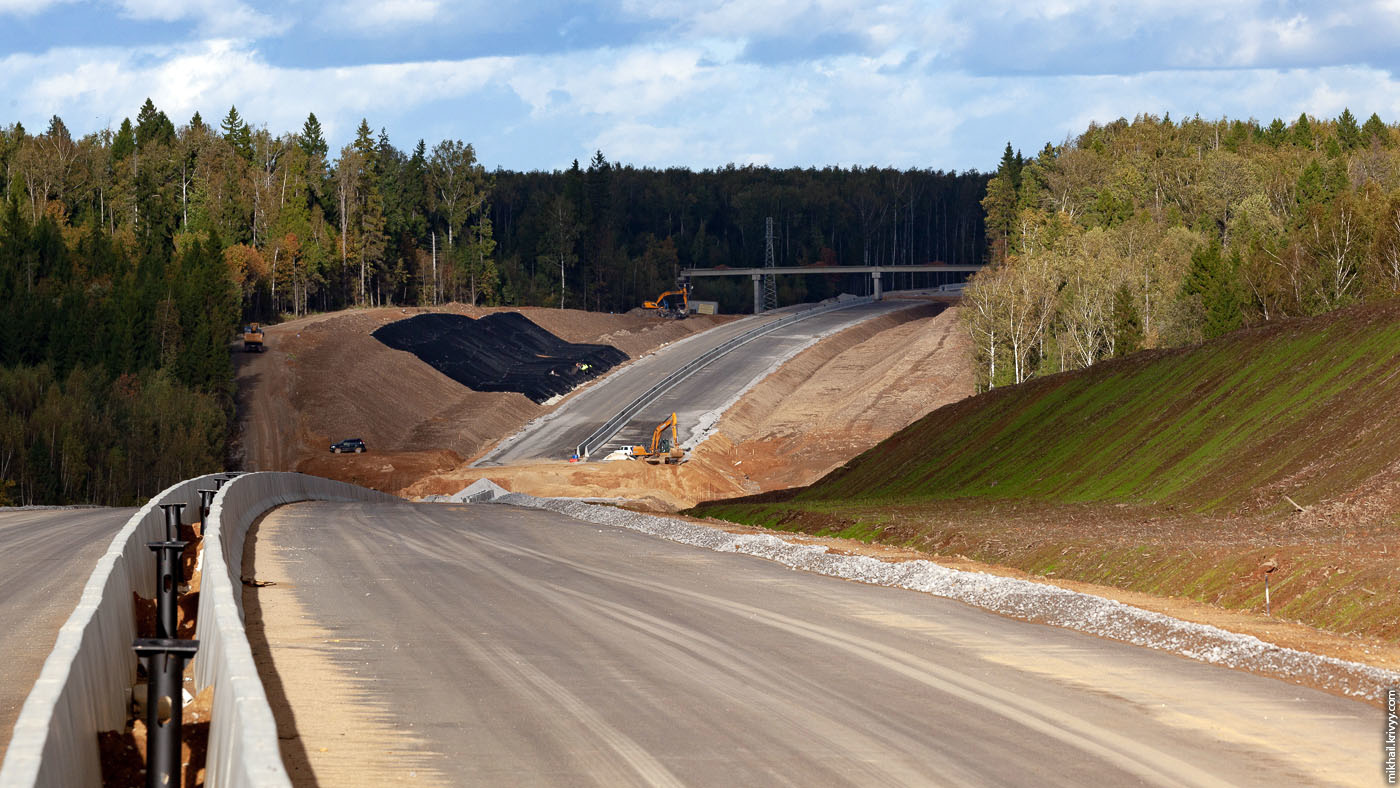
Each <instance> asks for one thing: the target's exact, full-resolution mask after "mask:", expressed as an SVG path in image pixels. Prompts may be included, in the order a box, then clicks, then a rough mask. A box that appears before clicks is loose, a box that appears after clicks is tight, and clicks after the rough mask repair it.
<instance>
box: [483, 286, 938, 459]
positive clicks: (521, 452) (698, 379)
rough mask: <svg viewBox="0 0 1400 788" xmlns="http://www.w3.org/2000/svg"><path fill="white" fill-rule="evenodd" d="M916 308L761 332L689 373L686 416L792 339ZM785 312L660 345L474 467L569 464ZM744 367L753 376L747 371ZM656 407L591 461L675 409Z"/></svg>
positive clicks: (880, 307) (726, 393) (713, 402)
mask: <svg viewBox="0 0 1400 788" xmlns="http://www.w3.org/2000/svg"><path fill="white" fill-rule="evenodd" d="M914 305H915V304H914V303H913V302H909V301H879V302H874V303H864V304H856V305H854V306H850V307H846V308H844V309H838V310H835V311H832V312H828V313H824V314H821V315H814V316H812V317H810V318H807V319H805V320H799V321H797V322H796V323H793V324H791V325H789V326H785V327H783V328H779V329H775V330H774V331H773V332H772V333H770V334H764V335H763V336H761V337H759V338H757V339H755V340H753V341H752V342H749V343H747V344H745V345H744V346H743V347H742V348H741V349H739V350H735V351H733V352H731V353H729V354H727V355H726V356H724V357H723V358H722V359H720V360H719V361H716V362H715V363H713V364H711V365H709V366H707V367H705V368H704V369H703V370H701V371H700V372H699V373H697V374H696V375H694V376H692V377H691V378H690V381H691V385H690V386H689V387H688V388H687V391H688V392H690V393H691V397H692V398H691V399H690V400H689V401H688V404H687V405H686V408H685V409H686V412H687V414H688V415H690V416H695V415H698V414H700V413H704V412H706V411H707V410H711V409H713V408H714V407H716V406H718V405H720V404H723V403H724V402H726V401H728V400H729V399H730V398H731V397H732V396H733V391H734V388H735V387H737V386H742V385H744V384H746V383H748V382H749V381H750V380H751V379H752V378H753V371H752V370H762V369H764V368H767V367H768V366H769V365H770V364H771V363H772V359H773V358H775V357H776V356H778V355H780V354H781V352H782V350H784V349H787V348H791V347H793V343H794V342H798V343H802V342H807V341H810V339H811V337H812V336H813V335H814V334H817V333H824V332H826V331H830V330H831V329H833V328H840V327H845V326H850V325H855V324H856V323H859V322H861V321H863V320H866V319H869V318H871V317H875V316H878V315H882V314H886V313H888V312H890V311H893V310H896V309H903V308H908V307H910V306H914ZM790 313H791V310H790V309H782V310H777V311H776V312H770V313H765V314H763V315H758V316H755V317H751V318H745V319H743V320H736V321H734V322H732V323H726V324H725V325H722V326H718V327H715V328H712V329H710V330H708V331H705V332H703V333H700V334H696V335H694V336H692V337H688V338H687V339H685V340H683V341H681V342H676V343H674V344H671V345H668V346H666V347H663V348H661V349H659V350H657V351H656V352H654V353H652V354H651V355H649V356H646V357H644V358H641V359H638V360H637V361H636V363H633V364H629V365H627V366H625V367H623V368H621V369H619V370H617V371H615V372H613V373H612V374H610V375H608V376H607V377H606V378H604V379H603V380H601V381H599V382H597V383H596V384H594V385H592V386H590V387H588V388H587V389H584V390H583V391H580V392H578V393H577V394H575V395H574V396H573V397H572V398H570V399H569V400H568V401H566V402H564V403H563V404H561V405H560V406H559V408H558V409H557V410H555V411H554V412H553V413H551V414H550V415H549V416H548V417H546V419H545V420H544V421H542V422H540V423H537V424H533V425H531V426H530V427H529V428H528V429H529V431H528V432H521V433H520V434H517V435H515V436H513V437H512V438H509V439H507V440H506V441H503V442H502V443H501V444H500V445H499V446H497V447H496V448H495V449H493V450H491V451H490V452H487V453H486V454H485V455H483V456H482V457H481V459H479V460H477V461H476V462H475V463H473V465H476V466H491V465H507V464H510V463H518V462H528V461H531V460H564V459H568V458H569V456H570V455H571V454H572V453H573V451H574V448H575V447H576V446H578V445H579V444H580V443H582V442H583V440H584V439H585V438H587V437H588V436H589V435H590V434H591V433H592V432H593V431H594V430H596V429H597V428H599V427H601V426H602V425H603V424H605V423H606V422H607V421H608V420H609V419H611V418H612V417H613V416H615V415H617V413H618V412H619V411H621V410H622V409H623V408H624V407H625V406H626V405H627V404H628V403H630V402H632V401H633V400H635V399H636V398H637V397H638V396H640V395H641V394H643V393H645V392H646V391H647V390H648V389H650V388H651V387H652V386H653V385H655V384H656V383H658V382H660V381H661V380H663V379H664V378H665V377H666V376H667V375H669V374H671V373H672V372H674V371H676V370H678V369H680V368H681V367H683V366H685V365H686V364H688V363H690V362H691V361H692V360H694V359H696V358H699V357H700V356H702V355H704V354H705V353H707V352H709V351H710V350H712V349H714V348H716V347H719V346H720V345H722V344H724V343H725V342H728V341H729V340H731V339H733V338H734V337H737V336H739V335H741V334H743V333H745V332H748V331H751V330H753V329H754V328H757V327H759V326H761V325H763V324H764V323H768V322H772V321H773V320H776V319H778V318H780V317H784V316H786V315H788V314H790ZM742 358H749V359H751V362H750V363H749V364H747V365H744V364H736V362H737V360H738V359H742ZM764 359H767V360H766V361H765V360H764ZM745 370H750V371H748V372H746V371H745ZM736 374H737V375H739V376H740V377H743V376H744V375H745V374H747V377H743V379H742V380H739V379H737V378H735V377H731V375H736ZM671 401H674V399H673V400H671ZM660 407H662V406H660V405H658V406H657V407H653V408H650V409H647V410H646V411H644V413H645V415H644V416H639V417H637V418H634V419H633V422H632V423H633V424H635V425H637V426H635V427H633V428H632V429H630V430H627V429H624V434H623V435H619V436H618V437H616V438H614V440H613V441H612V442H611V443H610V444H609V445H608V446H606V447H604V448H602V449H599V450H598V451H596V452H595V453H594V456H595V457H602V456H603V455H604V454H605V453H606V452H608V451H610V450H611V449H612V448H616V447H617V446H621V445H624V441H625V440H628V439H632V438H635V437H636V436H638V435H643V434H644V435H645V437H646V439H647V440H648V441H649V440H650V439H651V432H652V429H653V428H654V427H655V426H656V424H657V423H658V422H659V421H660V420H661V419H664V418H665V417H666V416H668V415H670V413H671V412H672V410H673V408H669V407H668V408H667V409H666V410H665V412H664V413H662V414H661V416H660V417H659V418H653V415H654V414H655V413H658V412H660V410H659V408H660ZM685 423H690V424H693V423H694V422H693V421H690V422H683V424H685Z"/></svg>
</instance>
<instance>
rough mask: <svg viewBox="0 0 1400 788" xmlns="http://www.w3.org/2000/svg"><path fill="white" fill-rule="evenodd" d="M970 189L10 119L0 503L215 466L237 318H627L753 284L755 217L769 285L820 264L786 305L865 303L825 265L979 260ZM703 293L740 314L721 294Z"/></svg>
mask: <svg viewBox="0 0 1400 788" xmlns="http://www.w3.org/2000/svg"><path fill="white" fill-rule="evenodd" d="M986 184H987V176H985V175H981V174H978V173H977V172H975V171H972V172H965V173H955V172H944V171H941V170H933V169H908V170H895V169H890V168H861V167H852V168H836V167H826V168H821V169H815V168H811V169H772V168H767V167H755V166H735V165H727V166H724V167H720V168H717V169H713V170H703V171H699V172H695V171H691V170H688V169H680V168H670V169H664V170H657V169H648V168H637V167H633V166H630V165H626V164H616V163H613V162H609V161H608V160H607V159H606V157H605V156H604V154H603V153H602V152H601V151H599V152H597V153H596V154H595V155H594V156H593V157H592V158H591V159H589V160H588V161H587V162H586V163H584V164H582V165H580V164H579V163H578V162H577V161H575V162H574V163H573V165H572V166H571V167H569V168H567V169H564V170H558V171H548V172H545V171H532V172H513V171H507V170H502V169H499V168H497V169H495V170H488V169H487V167H486V165H485V164H483V163H482V162H480V161H479V160H478V159H477V155H476V151H475V149H474V148H473V146H472V145H471V144H470V143H467V142H463V141H461V140H453V139H448V140H441V141H439V142H437V143H435V144H433V145H431V146H429V145H428V144H427V142H425V141H424V140H418V141H417V142H416V143H415V144H413V145H412V146H409V147H408V149H407V150H401V149H399V148H398V147H396V146H395V145H394V144H393V143H392V142H391V141H390V139H389V136H388V133H387V131H386V130H384V129H380V130H379V131H378V132H375V131H374V130H373V127H372V126H371V125H370V123H369V121H368V119H365V120H362V121H361V122H360V124H359V127H358V129H357V130H356V133H355V135H354V139H353V140H352V141H351V142H350V143H349V144H347V145H345V146H343V147H342V148H341V149H340V150H339V151H338V152H335V153H333V152H332V151H331V149H330V146H329V144H328V143H327V141H326V138H325V134H324V131H323V129H322V127H321V124H320V122H319V121H318V119H317V118H316V116H315V114H314V113H309V114H308V115H307V118H306V121H305V123H304V124H303V126H302V128H300V129H296V130H292V131H284V132H280V133H274V132H271V131H269V130H268V129H267V128H266V127H265V126H254V125H253V124H251V123H250V122H249V121H247V120H245V119H244V118H243V117H242V116H241V115H240V114H239V112H238V110H237V108H236V107H230V108H229V110H228V111H227V113H226V114H225V115H224V116H223V118H222V120H220V121H218V122H217V123H206V122H205V121H204V119H203V118H202V117H201V116H200V115H199V114H198V113H196V114H195V115H194V116H192V117H191V118H190V119H189V120H188V121H187V122H184V123H181V124H179V125H177V124H176V122H174V121H172V120H171V119H170V118H169V117H168V116H167V115H166V114H165V113H164V112H162V111H161V110H159V109H158V108H157V107H156V106H155V104H154V102H152V101H151V100H149V99H148V100H147V101H146V102H145V103H144V105H143V106H142V107H140V108H139V110H138V111H137V112H136V115H135V120H134V121H133V120H131V119H129V118H128V119H125V120H123V121H122V123H121V124H120V125H119V126H118V128H116V129H103V130H98V131H93V132H88V133H81V134H75V133H74V132H71V131H70V130H69V128H68V126H67V125H66V124H65V123H64V121H63V120H62V119H61V118H59V117H56V116H55V117H53V118H51V119H50V120H49V122H48V125H47V127H46V128H45V129H44V130H43V131H42V133H31V132H30V131H29V130H26V129H25V128H24V127H23V125H22V124H18V123H15V124H12V125H9V126H6V127H3V128H0V200H2V201H0V294H3V295H4V296H5V298H4V299H3V303H0V335H3V336H4V338H5V340H4V342H2V343H0V505H6V504H36V503H72V502H84V503H103V504H122V503H133V502H137V501H140V500H143V499H144V498H146V497H148V496H150V495H152V494H153V493H155V492H157V491H159V490H160V489H161V488H163V487H164V486H166V485H168V484H170V483H172V482H174V481H178V480H180V479H183V478H186V477H188V476H191V475H194V474H197V473H200V472H205V471H209V470H214V469H218V468H220V467H222V465H223V464H224V462H225V461H226V459H227V457H226V453H227V446H228V437H229V431H230V430H231V429H232V426H233V424H234V421H235V416H236V414H235V413H234V397H233V368H232V362H231V360H230V357H229V349H230V345H231V343H232V341H233V339H234V335H235V331H236V328H237V326H238V325H239V324H240V322H246V321H250V320H258V321H262V322H267V323H275V322H277V321H279V320H282V319H288V318H294V317H297V316H301V315H305V314H308V313H310V312H324V311H332V310H337V309H344V308H350V307H369V306H388V305H433V304H440V303H445V302H449V301H457V302H462V303H472V304H481V305H539V306H557V307H566V308H577V309H589V310H595V311H613V312H621V311H627V310H630V309H633V308H636V307H637V306H639V305H640V303H641V302H642V301H643V300H645V299H649V298H653V297H655V295H656V294H657V293H659V292H660V291H662V290H666V289H670V288H671V287H673V286H674V283H675V277H676V273H677V271H678V270H679V269H680V268H681V267H686V266H692V265H695V266H731V267H748V266H757V265H762V263H763V259H764V254H765V246H766V243H765V226H766V223H767V219H768V218H770V217H771V218H772V219H773V222H774V227H775V231H774V235H775V254H776V262H777V264H778V265H797V264H816V265H829V266H832V267H833V273H832V274H830V275H820V276H810V277H804V278H801V279H795V278H794V279H793V280H792V281H783V282H782V284H781V288H780V292H779V299H780V301H781V302H783V303H791V302H796V301H802V300H810V299H817V298H823V297H826V296H829V295H834V294H836V293H839V292H841V291H843V290H851V291H853V292H864V291H863V290H862V288H868V287H869V279H868V277H857V276H842V275H841V274H840V273H839V266H841V265H851V264H862V263H881V264H889V265H901V264H910V263H927V262H931V261H944V262H949V263H968V262H977V261H980V260H982V259H984V258H985V257H986V255H987V238H986V234H985V232H984V223H983V208H982V205H981V201H982V199H983V195H984V193H985V191H986ZM783 279H784V280H787V279H789V278H788V277H784V278H783ZM904 281H905V282H906V283H907V282H913V281H915V280H914V278H913V277H910V278H908V279H907V280H904ZM696 297H698V298H707V299H712V300H717V301H719V302H720V306H721V310H722V311H727V312H733V311H746V310H747V308H748V305H749V303H750V299H751V296H750V292H749V283H748V282H747V281H737V280H734V281H731V280H729V279H728V278H724V279H717V280H711V281H706V282H704V283H702V284H700V285H699V286H698V288H697V293H696Z"/></svg>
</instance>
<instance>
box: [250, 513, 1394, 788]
mask: <svg viewBox="0 0 1400 788" xmlns="http://www.w3.org/2000/svg"><path fill="white" fill-rule="evenodd" d="M256 545H257V546H256V547H255V550H254V552H255V554H256V562H257V566H256V572H257V575H258V578H259V579H260V580H263V579H273V577H272V575H269V574H268V573H269V572H271V573H273V575H279V577H280V579H279V580H278V582H279V584H278V585H275V586H269V587H267V588H262V589H258V590H256V591H250V592H249V593H253V594H256V597H255V598H254V601H253V603H252V604H251V605H249V608H248V609H249V610H250V611H252V612H250V613H249V619H250V622H261V620H262V619H263V617H264V616H263V613H261V612H259V611H265V612H266V613H267V614H268V615H267V616H266V619H267V620H268V621H269V622H272V621H273V620H274V619H278V618H279V617H280V619H281V620H282V621H283V624H282V625H280V627H279V626H274V624H273V623H268V624H267V626H266V630H265V638H266V643H267V644H270V649H271V653H272V655H273V660H274V663H275V668H274V669H273V670H272V671H271V673H270V674H269V673H266V672H265V674H264V680H265V682H267V683H269V685H270V686H272V687H273V688H274V689H275V690H276V691H275V692H274V693H273V694H274V695H276V696H278V697H281V694H282V689H280V688H287V691H286V697H287V702H288V703H289V704H290V707H291V709H290V713H288V712H285V711H284V712H283V713H282V714H281V718H280V724H281V725H282V726H283V729H282V730H280V731H279V735H280V736H281V738H282V739H283V744H284V753H285V752H288V748H291V750H292V753H291V755H290V756H289V758H288V760H289V761H298V760H306V759H308V758H309V762H310V763H311V764H316V763H318V759H319V762H320V763H321V766H319V767H316V769H318V771H316V775H317V779H319V781H320V784H321V785H331V784H343V783H345V782H346V781H347V780H348V782H349V783H355V782H356V780H360V781H362V784H370V783H371V782H378V781H380V780H381V779H389V778H387V777H382V776H381V775H380V773H379V772H376V771H374V767H373V766H372V765H371V764H370V762H371V761H373V760H374V758H375V757H376V750H381V749H390V750H392V752H389V753H388V754H387V756H384V757H385V758H387V760H384V761H383V763H385V764H389V765H388V766H386V767H385V769H386V771H385V772H384V774H397V776H398V777H399V778H400V779H405V780H406V778H407V777H408V776H410V775H411V776H412V778H413V779H414V780H416V781H419V782H420V783H422V784H432V783H434V782H438V783H442V784H450V785H495V784H511V785H586V784H595V785H609V786H612V785H714V786H734V785H801V786H811V785H822V786H829V785H942V784H950V785H1013V786H1024V785H1038V786H1039V785H1066V786H1085V785H1103V786H1120V785H1138V784H1148V785H1270V786H1279V785H1310V786H1316V785H1329V784H1365V785H1370V784H1376V783H1377V781H1378V780H1379V779H1380V758H1381V747H1382V737H1383V727H1384V715H1383V713H1382V711H1381V710H1380V709H1378V708H1376V707H1373V706H1369V705H1366V704H1362V703H1358V702H1355V701H1349V700H1345V699H1342V698H1338V697H1334V696H1331V695H1327V694H1324V693H1320V692H1316V691H1312V690H1308V689H1303V688H1300V687H1296V686H1293V685H1290V684H1286V683H1283V682H1280V681H1277V680H1274V679H1267V678H1261V677H1258V676H1254V675H1250V674H1245V673H1241V672H1237V671H1232V670H1227V669H1222V668H1216V667H1211V666H1207V665H1204V664H1201V663H1197V662H1193V661H1189V660H1186V659H1183V658H1180V657H1176V656H1172V655H1168V654H1164V653H1160V652H1154V651H1150V650H1146V649H1141V648H1136V647H1133V646H1128V645H1124V644H1120V643H1116V642H1111V641H1106V640H1101V639H1098V638H1095V637H1091V636H1087V635H1083V634H1080V633H1075V632H1071V631H1067V630H1060V629H1055V628H1051V627H1045V626H1041V625H1035V624H1027V623H1024V622H1019V621H1015V620H1012V619H1007V618H1003V617H1000V616H996V615H991V614H988V613H986V612H984V611H981V610H977V609H975V608H971V607H967V606H964V605H962V604H959V603H955V602H950V601H948V600H943V599H938V598H935V597H931V596H928V595H925V594H918V593H914V592H909V591H902V590H897V589H888V588H881V587H875V586H866V585H861V584H857V583H851V582H846V581H842V580H838V579H833V578H829V577H824V576H819V575H809V574H806V573H803V572H797V571H791V570H789V569H787V568H784V567H781V566H779V565H776V564H773V563H770V562H767V561H763V560H761V559H757V558H752V557H749V556H743V555H737V554H728V553H726V554H721V553H715V552H711V551H707V550H701V549H697V548H691V547H686V546H682V545H677V544H674V543H670V542H666V541H663V540H660V539H655V538H652V537H647V536H643V535H640V534H637V533H635V532H632V531H627V530H624V529H616V528H600V527H598V526H594V525H587V524H583V523H580V522H578V521H574V520H571V519H569V518H566V517H563V516H561V515H556V514H553V513H549V512H541V511H536V510H523V509H514V508H510V507H504V506H500V505H489V504H483V505H476V506H461V505H455V506H446V505H433V504H383V505H354V504H327V503H307V504H296V505H292V506H288V507H283V508H281V509H278V510H276V511H275V512H274V513H272V514H271V515H269V517H268V518H267V519H266V520H265V521H264V523H263V525H262V526H261V531H260V533H259V534H258V535H257V542H256ZM269 567H270V568H269ZM279 573H280V574H279ZM279 611H280V613H279ZM259 626H261V623H259ZM308 626H314V627H316V628H319V629H317V632H318V634H316V635H315V637H307V636H306V634H305V633H304V632H299V628H304V627H308ZM252 631H253V624H252V623H250V632H252ZM263 637H264V635H259V636H257V637H255V638H254V641H255V650H257V649H258V648H260V646H258V645H257V643H259V642H261V641H262V638H263ZM318 660H319V661H318ZM305 665H319V666H320V667H319V668H317V669H316V670H315V671H314V675H313V674H312V673H309V672H308V671H307V670H306V669H305V667H304V666H305ZM298 666H303V667H302V668H299V667H298ZM330 674H338V675H340V676H342V677H343V678H344V679H345V680H346V681H349V682H350V683H351V685H352V686H353V687H354V690H353V700H354V704H353V705H352V706H347V707H346V708H359V709H367V710H370V711H368V712H366V713H367V714H369V715H370V718H369V721H368V722H366V723H365V725H370V726H373V725H377V726H379V727H380V728H381V729H383V730H385V731H389V732H391V734H386V735H385V736H386V737H387V736H390V735H392V732H394V731H400V732H412V733H411V736H408V737H406V738H399V737H397V736H395V737H394V738H393V741H392V742H390V743H384V742H383V740H382V738H381V739H380V740H378V741H379V743H378V744H365V743H363V742H375V741H376V740H375V739H373V738H368V739H361V740H358V741H360V742H361V743H360V744H357V745H355V746H350V744H349V742H350V741H351V740H350V739H347V738H345V737H346V736H347V735H352V734H353V731H351V733H350V734H347V729H348V727H353V726H354V725H355V724H356V723H354V721H353V720H352V719H351V718H353V717H355V716H356V714H355V713H350V712H345V713H341V712H334V713H333V712H331V711H330V710H329V709H330V708H331V707H329V706H325V705H323V704H324V703H327V702H329V701H328V700H327V698H329V697H330V695H331V694H333V693H328V691H326V690H324V689H323V688H322V686H321V685H322V684H325V683H327V682H329V683H331V684H333V683H334V680H333V679H334V676H332V675H330ZM269 676H271V678H269ZM289 717H290V718H291V719H289ZM288 726H293V727H295V728H296V730H295V731H291V730H288V729H287V727H288ZM347 726H348V727H347ZM361 727H362V728H363V727H364V726H361ZM318 754H323V755H318ZM379 755H384V753H379ZM327 769H338V770H340V771H339V772H337V773H336V774H331V773H330V772H326V771H324V770H327ZM410 769H411V770H410ZM347 775H348V776H347Z"/></svg>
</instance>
